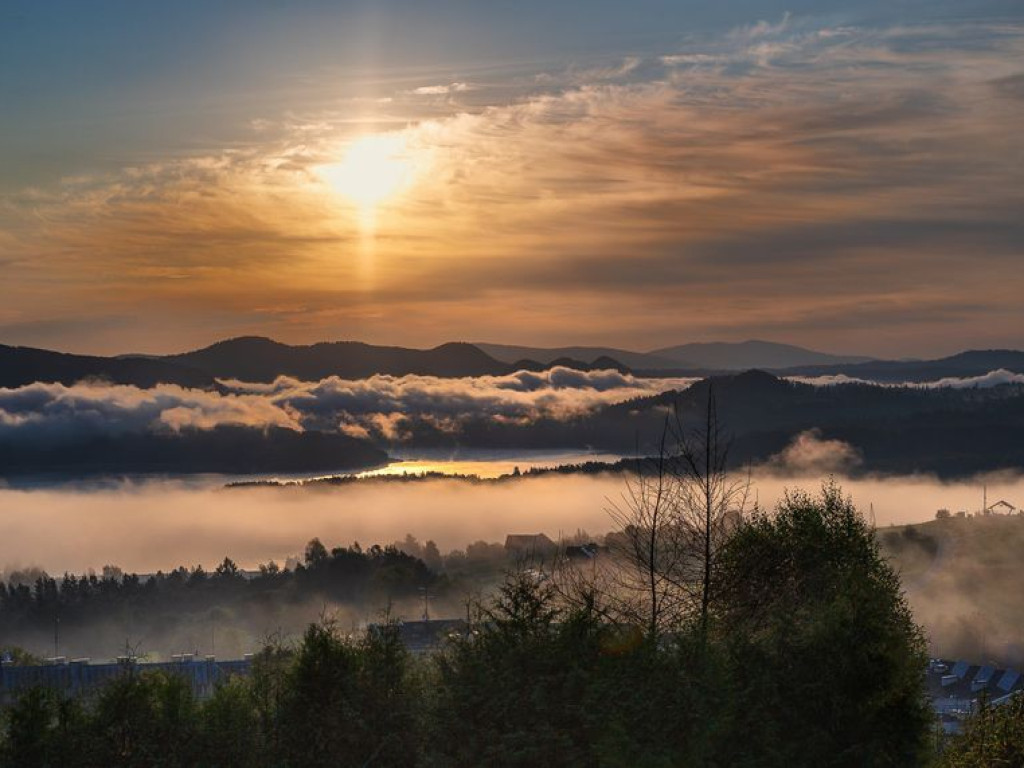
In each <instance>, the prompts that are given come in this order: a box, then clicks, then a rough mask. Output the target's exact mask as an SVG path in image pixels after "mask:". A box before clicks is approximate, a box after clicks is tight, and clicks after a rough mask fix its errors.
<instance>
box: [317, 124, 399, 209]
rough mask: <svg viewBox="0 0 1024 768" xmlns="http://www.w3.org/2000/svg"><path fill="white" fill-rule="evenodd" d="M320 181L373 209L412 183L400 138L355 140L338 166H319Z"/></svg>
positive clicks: (373, 137)
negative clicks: (321, 179)
mask: <svg viewBox="0 0 1024 768" xmlns="http://www.w3.org/2000/svg"><path fill="white" fill-rule="evenodd" d="M320 175H321V177H322V178H323V179H324V180H325V181H326V182H327V183H328V184H330V185H331V187H333V188H334V190H335V191H336V192H338V193H339V194H341V195H344V196H345V197H347V198H348V199H349V200H351V201H352V202H354V203H356V204H357V205H358V206H360V207H362V208H375V207H376V206H378V205H379V204H380V203H382V202H384V201H385V200H387V199H388V198H391V197H394V196H395V195H397V194H398V193H399V192H401V190H402V189H404V188H405V187H406V186H408V184H409V183H410V182H411V181H412V175H413V162H412V158H411V157H410V155H409V151H408V147H407V146H406V141H405V138H404V137H403V136H401V135H400V134H374V135H370V136H363V137H362V138H359V139H356V140H355V141H353V142H352V143H351V144H350V145H349V146H348V149H347V150H346V151H345V156H344V159H342V161H341V162H340V163H335V164H333V165H326V166H322V167H321V169H320Z"/></svg>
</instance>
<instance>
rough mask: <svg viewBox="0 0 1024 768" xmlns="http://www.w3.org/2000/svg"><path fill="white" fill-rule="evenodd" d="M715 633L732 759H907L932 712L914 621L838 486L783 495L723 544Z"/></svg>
mask: <svg viewBox="0 0 1024 768" xmlns="http://www.w3.org/2000/svg"><path fill="white" fill-rule="evenodd" d="M720 563H721V567H722V593H721V595H720V601H719V606H720V615H719V617H718V624H717V627H716V629H717V633H718V636H719V637H720V642H721V643H722V645H723V647H724V648H725V649H726V652H727V654H728V656H729V658H730V663H731V664H732V666H733V673H732V675H731V678H732V682H733V686H734V690H733V695H732V697H731V698H732V701H731V708H732V713H731V715H730V719H731V722H732V724H733V725H732V728H734V729H736V730H738V731H739V732H742V733H743V734H744V739H743V741H742V742H741V743H737V744H736V745H734V746H735V747H736V748H735V749H734V750H733V754H732V756H731V758H730V763H731V764H733V765H758V766H764V765H815V766H830V765H832V766H843V765H851V764H864V765H874V766H885V765H892V766H903V765H911V764H914V762H915V761H916V760H917V759H919V757H920V755H921V754H922V750H923V746H924V735H925V734H926V732H927V726H928V723H929V721H930V713H929V711H928V707H927V704H926V702H925V700H924V691H923V678H922V673H923V670H924V668H925V665H926V663H927V658H926V654H925V644H924V640H923V637H922V635H921V632H920V630H919V628H918V627H917V626H916V625H915V624H914V622H913V618H912V616H911V614H910V611H909V609H908V607H907V604H906V602H905V600H904V599H903V595H902V593H901V591H900V584H899V578H898V576H897V575H896V573H895V572H894V571H893V570H892V568H891V567H889V565H888V564H887V563H886V561H885V560H884V559H883V558H882V556H881V555H880V553H879V547H878V543H877V541H876V540H875V536H874V532H873V531H872V529H870V528H869V527H868V526H867V524H866V523H865V522H864V520H863V518H862V517H861V516H860V515H859V514H858V513H857V511H856V509H855V508H854V507H853V505H852V503H851V502H850V500H849V499H848V498H845V497H843V495H842V494H841V492H840V490H839V488H838V487H836V486H835V485H834V484H826V485H825V486H824V488H823V490H822V493H821V495H820V497H818V498H812V497H810V496H808V495H806V494H803V493H796V494H792V495H790V496H788V497H787V498H786V500H785V501H784V503H783V504H781V505H780V507H779V509H778V510H777V512H776V513H775V514H772V515H769V514H760V515H758V516H756V517H755V518H754V519H753V520H752V521H750V522H749V523H748V524H747V525H745V526H743V527H742V528H741V529H740V530H739V531H738V532H737V533H736V534H735V536H734V537H733V538H732V539H731V540H730V541H729V543H728V544H727V546H726V547H725V549H724V551H723V553H722V558H721V561H720Z"/></svg>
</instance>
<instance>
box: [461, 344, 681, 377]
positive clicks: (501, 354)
mask: <svg viewBox="0 0 1024 768" xmlns="http://www.w3.org/2000/svg"><path fill="white" fill-rule="evenodd" d="M476 346H477V347H479V348H480V349H482V350H483V351H484V352H486V353H487V354H488V355H490V356H491V357H493V358H495V359H496V360H500V361H502V362H505V363H510V364H511V363H514V364H516V366H517V367H518V366H519V363H520V361H536V362H537V363H538V364H540V365H542V366H548V365H554V364H555V362H554V361H556V360H558V359H563V360H573V361H582V362H583V363H586V364H587V365H589V366H591V367H592V368H595V369H596V368H601V367H607V366H601V365H599V363H598V361H600V360H602V359H604V360H614V361H615V362H616V363H617V365H618V366H620V367H624V368H629V369H631V370H638V369H653V370H657V369H670V368H679V367H680V365H679V362H678V361H676V360H672V359H669V358H667V357H659V356H657V355H655V354H647V353H644V352H630V351H629V350H626V349H615V348H613V347H551V348H547V347H520V346H514V345H510V344H485V343H477V344H476Z"/></svg>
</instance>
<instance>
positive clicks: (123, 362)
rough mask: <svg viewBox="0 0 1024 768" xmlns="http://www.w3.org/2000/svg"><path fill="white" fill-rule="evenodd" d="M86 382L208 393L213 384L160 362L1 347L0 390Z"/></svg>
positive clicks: (205, 376)
mask: <svg viewBox="0 0 1024 768" xmlns="http://www.w3.org/2000/svg"><path fill="white" fill-rule="evenodd" d="M85 379H102V380H104V381H107V382H111V383H113V384H131V385H134V386H137V387H153V386H155V385H157V384H178V385H180V386H183V387H193V388H200V389H209V388H212V387H213V386H214V384H215V382H214V380H213V377H212V376H211V375H210V374H209V373H206V372H204V371H200V370H197V369H196V368H191V367H189V366H188V365H182V364H176V363H172V362H168V361H166V360H161V359H159V358H148V357H127V358H117V357H97V356H93V355H71V354H66V353H63V352H51V351H50V350H47V349H34V348H32V347H8V346H5V345H2V344H0V387H21V386H24V385H26V384H32V383H34V382H37V381H39V382H45V383H60V384H66V385H69V386H70V385H71V384H74V383H76V382H79V381H82V380H85Z"/></svg>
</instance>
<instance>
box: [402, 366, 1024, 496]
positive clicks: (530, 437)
mask: <svg viewBox="0 0 1024 768" xmlns="http://www.w3.org/2000/svg"><path fill="white" fill-rule="evenodd" d="M710 388H713V391H714V394H715V400H716V403H717V410H718V415H719V419H720V421H721V423H722V425H723V429H724V431H725V433H726V434H728V435H730V436H731V438H732V446H731V458H732V460H733V461H734V462H736V463H746V462H755V463H758V462H763V461H767V460H769V459H771V458H772V457H773V456H776V455H777V454H779V453H780V452H782V451H783V450H784V449H786V448H787V446H790V445H791V444H792V443H793V441H794V440H795V439H796V438H797V437H798V436H799V435H801V434H803V433H807V432H809V431H812V430H813V431H814V436H815V439H816V440H819V441H843V442H844V443H848V444H849V446H850V447H851V448H852V450H853V451H854V452H855V453H856V454H857V455H859V457H860V462H859V463H857V464H856V466H852V465H851V466H849V467H846V469H849V470H851V471H866V472H885V473H905V472H932V473H936V474H939V475H943V476H949V477H952V476H964V475H970V474H973V473H976V472H980V471H988V470H996V469H1016V468H1021V467H1024V441H1022V440H1021V439H1020V435H1021V434H1024V386H1021V385H1013V384H1009V385H1003V386H998V387H993V388H990V389H952V388H942V389H926V388H919V387H880V386H876V385H869V384H840V385H832V386H813V385H810V384H803V383H797V382H792V381H788V380H784V379H780V378H777V377H775V376H773V375H771V374H768V373H764V372H762V371H748V372H746V373H742V374H738V375H735V376H719V377H713V378H711V379H706V380H703V381H701V382H698V383H697V384H695V385H694V386H693V387H691V388H689V389H687V390H683V391H679V392H677V391H671V392H665V393H663V394H660V395H656V396H652V397H645V398H639V399H634V400H630V401H627V402H623V403H618V404H615V405H611V406H607V407H605V408H602V409H600V410H598V411H595V412H593V413H591V414H589V415H586V416H583V417H580V418H577V419H573V420H569V421H558V420H555V419H539V420H537V421H534V422H532V423H530V424H528V425H518V424H509V423H498V422H495V421H494V420H490V419H483V418H481V419H474V420H470V421H467V422H466V423H465V424H464V425H463V426H462V428H461V430H460V432H459V433H458V434H445V433H442V432H441V431H440V430H438V429H436V428H435V427H433V426H432V425H431V424H429V423H428V422H427V421H425V420H424V421H419V420H410V422H409V423H408V424H407V425H406V426H405V427H404V430H405V431H404V435H403V438H404V440H405V441H406V442H408V443H409V444H412V445H420V446H440V445H453V444H458V445H461V446H463V447H478V448H574V449H579V448H581V447H587V448H592V449H595V450H598V451H608V452H621V453H623V454H626V455H632V454H633V453H634V452H635V451H637V450H639V451H640V452H650V451H652V450H654V449H655V448H656V447H657V441H658V438H659V436H660V434H661V430H662V429H663V427H664V425H665V419H666V415H667V414H669V413H672V412H673V410H675V411H677V412H678V414H679V416H680V418H681V420H682V422H683V423H684V424H685V425H687V426H690V427H693V426H696V425H698V424H700V423H701V422H702V420H703V419H704V417H705V414H706V403H707V396H708V391H709V389H710Z"/></svg>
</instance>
